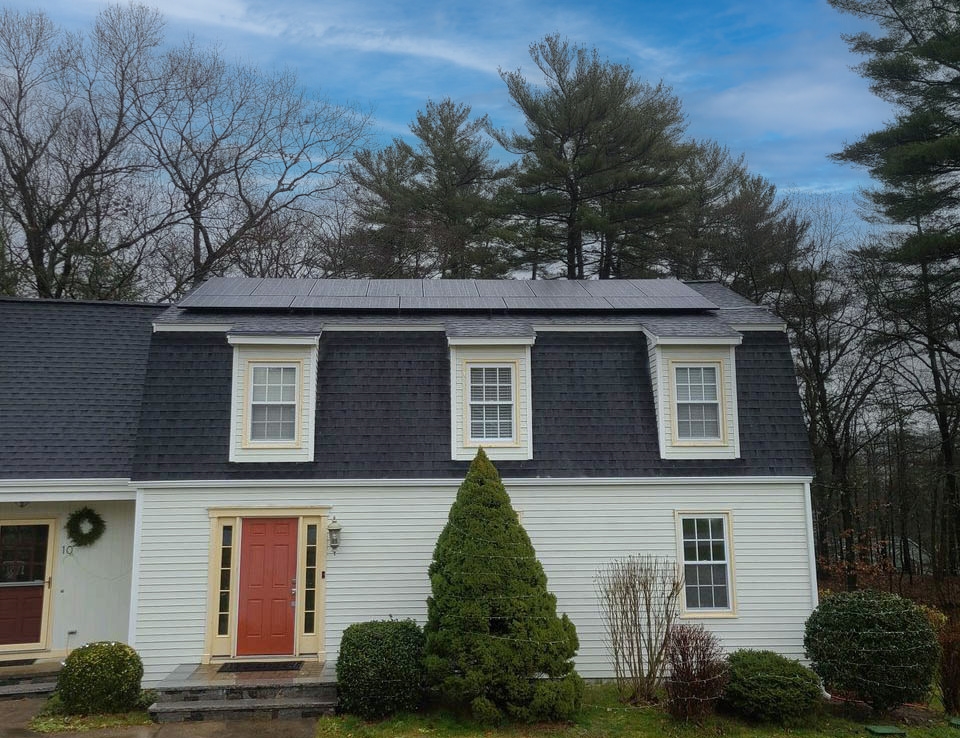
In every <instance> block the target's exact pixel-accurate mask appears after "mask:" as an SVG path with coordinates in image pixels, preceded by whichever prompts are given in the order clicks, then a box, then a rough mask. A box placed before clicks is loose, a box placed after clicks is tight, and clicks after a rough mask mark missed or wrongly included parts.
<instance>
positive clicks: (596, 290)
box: [580, 279, 642, 297]
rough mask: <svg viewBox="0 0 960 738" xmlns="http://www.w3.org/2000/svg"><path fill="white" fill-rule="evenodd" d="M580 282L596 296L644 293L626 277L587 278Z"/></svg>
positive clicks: (634, 295)
mask: <svg viewBox="0 0 960 738" xmlns="http://www.w3.org/2000/svg"><path fill="white" fill-rule="evenodd" d="M580 284H581V285H582V286H583V288H584V289H585V290H586V291H587V292H589V293H590V294H591V295H593V296H594V297H640V296H641V294H642V293H641V292H640V291H639V290H638V289H637V288H636V287H634V286H633V284H631V283H630V282H629V281H627V280H624V279H597V280H585V281H583V282H581V283H580Z"/></svg>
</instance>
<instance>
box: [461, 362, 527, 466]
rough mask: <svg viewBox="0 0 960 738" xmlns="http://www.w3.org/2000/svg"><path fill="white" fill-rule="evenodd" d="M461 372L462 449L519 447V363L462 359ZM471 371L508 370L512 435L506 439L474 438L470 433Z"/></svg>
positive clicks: (471, 416) (471, 403) (471, 417)
mask: <svg viewBox="0 0 960 738" xmlns="http://www.w3.org/2000/svg"><path fill="white" fill-rule="evenodd" d="M462 367H463V369H462V371H463V390H464V391H463V446H464V448H479V447H480V446H483V447H484V448H496V447H501V448H503V447H509V448H516V447H518V446H520V392H519V388H518V386H517V385H518V382H517V377H519V376H520V362H519V361H516V360H513V361H485V360H484V361H475V360H473V359H464V360H463V364H462ZM471 369H509V370H510V389H511V392H512V395H513V396H512V397H511V398H510V404H511V406H512V407H513V419H512V425H513V435H512V436H511V437H510V438H509V439H507V438H474V437H473V434H472V433H471V432H470V431H471V427H470V426H471V425H472V423H471V421H472V419H473V415H472V414H471V409H470V406H471V405H473V404H474V403H473V401H472V400H471V399H470V389H471V384H470V370H471ZM483 404H496V405H499V404H505V403H499V402H498V403H483Z"/></svg>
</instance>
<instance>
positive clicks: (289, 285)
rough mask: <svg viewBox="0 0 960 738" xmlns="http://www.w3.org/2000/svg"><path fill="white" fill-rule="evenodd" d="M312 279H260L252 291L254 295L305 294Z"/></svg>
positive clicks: (310, 285)
mask: <svg viewBox="0 0 960 738" xmlns="http://www.w3.org/2000/svg"><path fill="white" fill-rule="evenodd" d="M315 281H316V280H313V279H262V280H260V284H259V285H257V288H256V289H255V290H254V291H253V294H255V295H290V296H293V295H306V294H309V292H310V289H311V288H312V287H313V283H314V282H315Z"/></svg>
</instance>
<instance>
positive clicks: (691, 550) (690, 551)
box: [683, 521, 697, 561]
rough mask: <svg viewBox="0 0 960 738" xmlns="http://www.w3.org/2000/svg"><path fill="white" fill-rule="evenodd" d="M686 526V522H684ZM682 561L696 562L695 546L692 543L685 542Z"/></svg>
mask: <svg viewBox="0 0 960 738" xmlns="http://www.w3.org/2000/svg"><path fill="white" fill-rule="evenodd" d="M684 525H686V521H684ZM683 560H684V561H696V560H697V544H696V543H694V542H693V541H685V542H684V544H683Z"/></svg>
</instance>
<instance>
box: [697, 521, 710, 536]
mask: <svg viewBox="0 0 960 738" xmlns="http://www.w3.org/2000/svg"><path fill="white" fill-rule="evenodd" d="M709 537H710V521H709V520H707V519H706V518H697V538H709Z"/></svg>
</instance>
